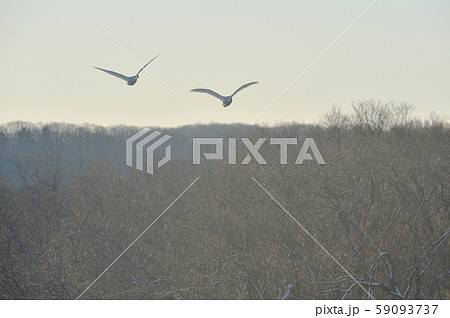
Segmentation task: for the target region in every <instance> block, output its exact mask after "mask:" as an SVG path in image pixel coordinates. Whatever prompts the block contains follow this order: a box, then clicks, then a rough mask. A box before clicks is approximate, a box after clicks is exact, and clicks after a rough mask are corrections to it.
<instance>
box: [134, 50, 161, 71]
mask: <svg viewBox="0 0 450 318" xmlns="http://www.w3.org/2000/svg"><path fill="white" fill-rule="evenodd" d="M158 56H159V54H158V55H156V56H155V57H154V58H152V59H151V60H150V62H148V63H147V64H145V65H144V66H143V67H142V68H141V69H140V70H139V72H137V74H136V75H139V73H140V72H142V70H143V69H144V68H145V67H146V66H147V65H149V64H150V63H151V62H152V61H153V60H154V59H156V58H157V57H158Z"/></svg>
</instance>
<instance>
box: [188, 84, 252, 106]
mask: <svg viewBox="0 0 450 318" xmlns="http://www.w3.org/2000/svg"><path fill="white" fill-rule="evenodd" d="M253 84H258V82H250V83H247V84H244V85H242V86H241V87H239V88H238V89H237V90H236V91H235V92H234V93H233V94H231V95H229V96H222V95H220V94H218V93H216V92H214V91H212V90H210V89H207V88H194V89H191V92H197V93H206V94H209V95H211V96H214V97H216V98H218V99H220V100H221V101H222V106H223V107H228V106H230V105H231V103H232V102H233V96H234V95H236V94H237V93H238V92H239V91H241V90H243V89H244V88H247V87H249V86H250V85H253Z"/></svg>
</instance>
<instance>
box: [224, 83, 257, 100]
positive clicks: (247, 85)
mask: <svg viewBox="0 0 450 318" xmlns="http://www.w3.org/2000/svg"><path fill="white" fill-rule="evenodd" d="M253 84H258V82H250V83H247V84H244V85H242V86H241V87H239V88H238V89H237V90H236V91H235V92H234V93H233V94H232V95H231V97H233V96H234V95H236V94H237V93H238V92H239V91H241V90H243V89H244V88H247V87H249V86H250V85H253Z"/></svg>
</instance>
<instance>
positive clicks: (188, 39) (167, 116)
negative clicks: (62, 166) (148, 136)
mask: <svg viewBox="0 0 450 318" xmlns="http://www.w3.org/2000/svg"><path fill="white" fill-rule="evenodd" d="M79 2H80V3H81V4H82V5H83V6H85V7H86V9H87V10H88V11H89V12H90V13H91V14H92V15H93V16H94V17H96V19H97V20H98V21H99V22H100V23H101V24H102V25H103V26H104V28H106V29H107V30H108V31H109V32H110V33H111V34H112V35H113V36H114V37H115V38H116V39H117V41H118V42H120V43H121V44H122V45H123V46H124V47H125V48H126V49H127V50H128V51H129V52H130V53H131V54H132V55H133V56H134V57H135V58H136V59H137V60H138V61H139V63H141V65H143V64H145V63H146V62H148V61H149V60H150V59H151V58H152V57H154V56H155V55H156V54H157V53H160V56H159V57H158V58H157V59H156V60H155V61H154V62H153V63H151V64H150V65H149V66H148V68H147V70H148V71H149V72H150V73H151V74H152V75H153V76H154V77H155V78H156V79H157V80H158V81H159V82H160V83H161V85H163V86H164V87H165V88H166V89H167V90H168V91H169V92H170V93H171V94H172V95H173V96H174V97H175V98H176V99H177V100H178V101H179V102H180V103H181V104H182V105H183V106H184V107H185V108H186V109H187V110H188V111H189V112H190V113H191V114H192V115H193V116H194V117H195V118H196V119H197V120H198V121H199V122H201V123H210V122H221V123H232V122H243V123H252V122H253V121H254V120H255V119H256V118H257V117H258V116H259V114H260V113H261V112H262V111H263V110H264V109H265V108H266V107H267V106H269V104H270V103H272V101H273V100H274V99H275V98H276V97H278V95H279V94H280V93H281V92H282V91H283V90H284V89H285V88H286V87H287V86H288V85H289V84H291V82H292V81H293V80H294V79H295V78H296V77H297V76H298V75H299V74H300V73H302V72H303V71H304V70H305V68H306V67H307V66H308V65H309V64H310V63H311V62H312V61H313V60H314V59H315V58H316V57H317V56H318V55H319V54H320V53H321V52H322V51H323V50H324V49H325V48H326V47H327V46H328V45H329V44H330V43H331V42H332V41H333V40H335V39H336V37H337V36H338V35H339V34H340V33H341V32H342V31H343V30H344V29H345V28H346V27H347V26H348V25H349V24H350V23H351V22H352V21H353V20H354V19H355V18H356V17H357V16H358V15H359V14H360V13H361V12H362V11H363V10H364V9H366V8H367V7H368V5H369V4H370V3H371V2H372V0H368V1H366V0H364V1H363V0H354V1H350V0H348V1H347V0H339V1H337V0H336V1H318V0H314V1H312V0H310V1H300V0H294V1H273V0H271V1H261V0H255V1H245V0H240V1H189V0H187V1H186V0H184V1H181V0H180V1H147V0H140V1H138V0H131V1H112V0H92V1H87V0H79ZM449 16H450V2H449V1H448V0H435V1H423V0H417V1H413V0H396V1H392V0H378V1H377V2H376V3H375V4H374V5H373V6H372V7H371V8H370V9H369V11H367V13H366V14H365V15H364V16H362V17H361V19H360V20H359V21H358V22H356V23H355V24H354V25H353V27H352V28H350V29H349V31H348V32H347V33H345V34H344V35H343V36H342V38H340V40H339V41H337V42H336V43H335V44H334V46H332V47H331V48H330V49H329V50H328V51H327V52H326V53H325V54H324V55H323V56H322V58H321V59H319V60H318V61H317V62H316V63H315V64H314V65H313V66H312V67H311V68H310V69H309V70H308V71H307V72H306V73H305V74H304V75H303V77H302V78H300V80H299V81H298V82H297V83H296V84H295V85H293V86H292V87H291V89H290V90H289V91H287V92H286V93H285V94H284V95H283V96H282V97H281V98H280V99H279V100H278V101H277V102H276V103H275V104H274V105H273V106H272V108H271V109H270V110H269V111H267V112H266V113H265V114H264V115H263V116H262V117H261V118H260V120H259V121H258V122H259V123H277V122H286V121H297V122H314V121H316V120H318V118H319V117H320V115H322V114H324V113H325V112H327V111H328V110H329V109H330V108H331V105H332V104H333V103H336V104H339V105H342V107H343V109H344V110H350V109H351V107H350V104H351V101H352V100H355V101H356V100H361V99H364V98H375V99H381V100H384V101H391V100H396V101H406V102H408V103H410V104H412V105H414V106H415V107H416V115H419V116H427V115H428V114H429V112H430V111H432V110H433V111H435V112H437V113H439V114H442V115H449V109H450V107H449V104H450V19H449ZM0 40H1V42H0V43H1V45H0V57H1V58H0V69H1V73H0V123H5V122H9V121H16V120H24V121H32V122H53V121H58V122H59V121H65V122H71V123H85V122H89V123H94V124H100V125H111V124H126V125H141V126H145V125H158V126H178V125H183V124H193V123H195V122H194V121H193V120H192V119H191V118H190V117H189V115H187V114H186V113H185V112H184V111H183V110H182V109H180V107H179V106H178V105H177V104H176V103H175V102H174V101H173V99H172V98H171V97H169V96H168V95H167V94H166V93H165V92H164V91H163V90H162V89H161V88H160V87H159V86H158V85H157V83H155V82H154V81H153V80H152V78H151V77H150V76H149V75H148V74H146V73H145V72H143V73H141V76H140V79H139V81H138V82H137V84H136V85H135V86H128V85H126V83H125V82H124V81H122V80H120V79H117V78H114V77H112V76H110V75H108V74H105V73H103V72H100V71H98V70H95V69H94V68H93V67H92V66H93V65H95V66H99V67H102V68H107V69H112V70H115V71H117V72H120V73H123V74H126V75H133V74H135V73H136V72H137V70H138V69H139V68H140V67H139V65H137V64H136V62H135V61H134V60H133V59H132V58H131V57H130V56H128V55H127V53H126V52H124V51H123V50H122V49H121V48H120V47H119V46H118V45H117V44H116V43H115V42H114V41H113V40H112V39H111V38H110V37H109V36H108V35H107V34H106V33H105V32H104V31H103V30H102V29H101V28H100V27H99V26H98V25H97V24H96V23H95V22H94V21H93V20H92V18H90V17H89V15H88V14H86V12H84V11H83V10H82V9H81V8H80V7H79V6H78V5H77V3H76V2H75V1H74V0H51V1H50V0H40V1H31V0H28V1H22V0H14V1H13V0H0ZM255 80H257V81H259V82H260V84H258V85H254V86H252V87H250V88H248V89H246V90H244V91H242V92H240V93H239V94H238V95H237V96H236V97H235V98H234V101H233V104H232V105H231V106H230V107H228V108H223V107H222V106H221V102H220V101H219V100H217V99H215V98H213V97H211V96H209V95H205V94H198V93H191V92H190V89H192V88H197V87H207V88H211V89H214V90H216V91H217V92H219V93H223V94H230V93H232V92H233V91H234V90H235V89H236V88H237V87H239V86H240V85H241V84H244V83H246V82H250V81H255Z"/></svg>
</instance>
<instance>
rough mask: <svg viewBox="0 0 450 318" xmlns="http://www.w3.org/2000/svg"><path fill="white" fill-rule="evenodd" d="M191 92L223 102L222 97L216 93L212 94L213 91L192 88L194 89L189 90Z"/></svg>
mask: <svg viewBox="0 0 450 318" xmlns="http://www.w3.org/2000/svg"><path fill="white" fill-rule="evenodd" d="M191 92H197V93H206V94H209V95H211V96H214V97H216V98H218V99H220V100H223V96H222V95H220V94H218V93H216V92H214V91H212V90H210V89H207V88H194V89H191Z"/></svg>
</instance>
